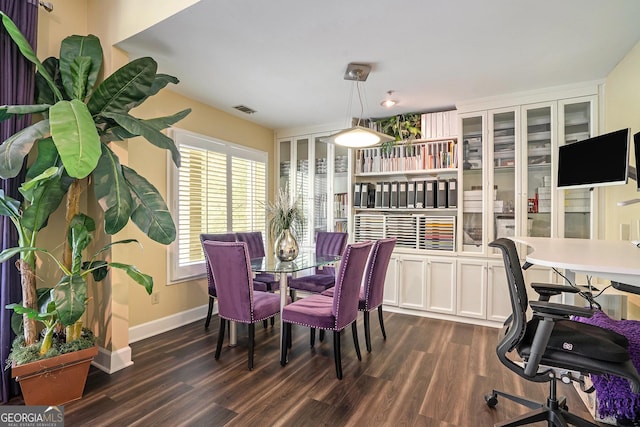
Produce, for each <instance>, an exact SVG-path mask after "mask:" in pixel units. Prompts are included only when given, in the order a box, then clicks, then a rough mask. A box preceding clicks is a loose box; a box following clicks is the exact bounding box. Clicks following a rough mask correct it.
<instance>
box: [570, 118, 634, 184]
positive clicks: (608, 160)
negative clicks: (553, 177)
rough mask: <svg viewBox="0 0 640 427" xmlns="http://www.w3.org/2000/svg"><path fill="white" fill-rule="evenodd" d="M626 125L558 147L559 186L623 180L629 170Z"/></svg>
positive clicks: (615, 182) (623, 182)
mask: <svg viewBox="0 0 640 427" xmlns="http://www.w3.org/2000/svg"><path fill="white" fill-rule="evenodd" d="M630 132H631V130H630V129H629V128H626V129H620V130H618V131H615V132H609V133H605V134H603V135H599V136H595V137H593V138H589V139H585V140H582V141H578V142H574V143H572V144H566V145H562V146H560V147H559V148H558V188H564V189H569V188H590V187H598V186H603V185H618V184H626V183H627V177H628V174H629V146H630V143H629V134H630Z"/></svg>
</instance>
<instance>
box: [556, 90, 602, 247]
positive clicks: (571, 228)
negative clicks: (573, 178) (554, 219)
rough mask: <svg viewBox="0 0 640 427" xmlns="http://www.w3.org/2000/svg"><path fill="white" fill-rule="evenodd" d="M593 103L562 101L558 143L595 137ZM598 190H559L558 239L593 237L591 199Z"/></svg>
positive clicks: (593, 222) (570, 142)
mask: <svg viewBox="0 0 640 427" xmlns="http://www.w3.org/2000/svg"><path fill="white" fill-rule="evenodd" d="M594 106H595V101H594V99H592V98H586V99H582V100H576V101H571V102H568V101H561V102H560V103H559V108H560V120H561V122H560V135H559V144H560V145H563V144H572V143H574V142H578V141H582V140H584V139H587V138H590V137H592V136H595V134H596V128H595V126H596V124H595V120H594V114H593V109H594ZM596 192H597V190H594V191H591V190H590V189H589V188H575V189H569V190H562V191H561V192H560V193H561V196H560V200H562V201H563V204H564V206H563V212H564V215H563V216H562V223H561V227H560V231H561V233H562V235H561V236H560V237H573V238H580V239H589V238H592V237H595V235H594V227H595V221H594V220H593V218H592V211H591V209H592V204H593V200H592V197H593V195H594V193H596Z"/></svg>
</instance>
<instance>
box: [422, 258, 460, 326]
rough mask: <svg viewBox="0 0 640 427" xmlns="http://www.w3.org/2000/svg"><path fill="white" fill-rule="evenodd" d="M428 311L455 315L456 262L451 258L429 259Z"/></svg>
mask: <svg viewBox="0 0 640 427" xmlns="http://www.w3.org/2000/svg"><path fill="white" fill-rule="evenodd" d="M427 273H428V275H427V286H426V288H427V310H428V311H430V312H433V313H443V314H455V310H456V260H455V258H450V257H441V256H429V257H427Z"/></svg>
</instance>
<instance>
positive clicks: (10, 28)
mask: <svg viewBox="0 0 640 427" xmlns="http://www.w3.org/2000/svg"><path fill="white" fill-rule="evenodd" d="M0 18H2V25H4V28H5V29H6V30H7V33H9V36H11V39H13V41H14V43H15V44H16V45H17V46H18V49H19V50H20V53H21V54H22V56H24V57H25V58H26V59H27V60H28V61H29V62H31V63H33V64H35V66H36V67H37V69H38V72H39V73H40V74H41V75H42V77H44V78H45V80H46V81H47V83H49V86H50V87H51V90H52V91H53V93H55V94H56V96H57V97H58V99H62V94H61V93H60V91H59V90H58V88H57V87H56V85H55V83H54V82H53V79H52V78H51V76H50V75H49V73H48V72H47V70H46V69H45V68H44V66H43V65H42V63H41V62H40V60H39V59H38V57H37V56H36V54H35V52H34V51H33V49H32V48H31V45H29V41H27V39H26V38H25V37H24V36H23V35H22V33H21V32H20V30H19V29H18V27H17V26H16V24H15V23H14V22H13V21H12V20H11V18H9V17H8V16H7V15H5V13H4V12H2V11H0Z"/></svg>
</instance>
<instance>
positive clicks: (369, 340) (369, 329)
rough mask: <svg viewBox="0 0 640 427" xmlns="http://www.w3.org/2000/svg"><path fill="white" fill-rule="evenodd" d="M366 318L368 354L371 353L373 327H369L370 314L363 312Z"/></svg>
mask: <svg viewBox="0 0 640 427" xmlns="http://www.w3.org/2000/svg"><path fill="white" fill-rule="evenodd" d="M362 314H363V317H364V342H365V344H366V346H367V352H368V353H371V326H370V325H369V312H368V311H367V310H365V311H363V312H362Z"/></svg>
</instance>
